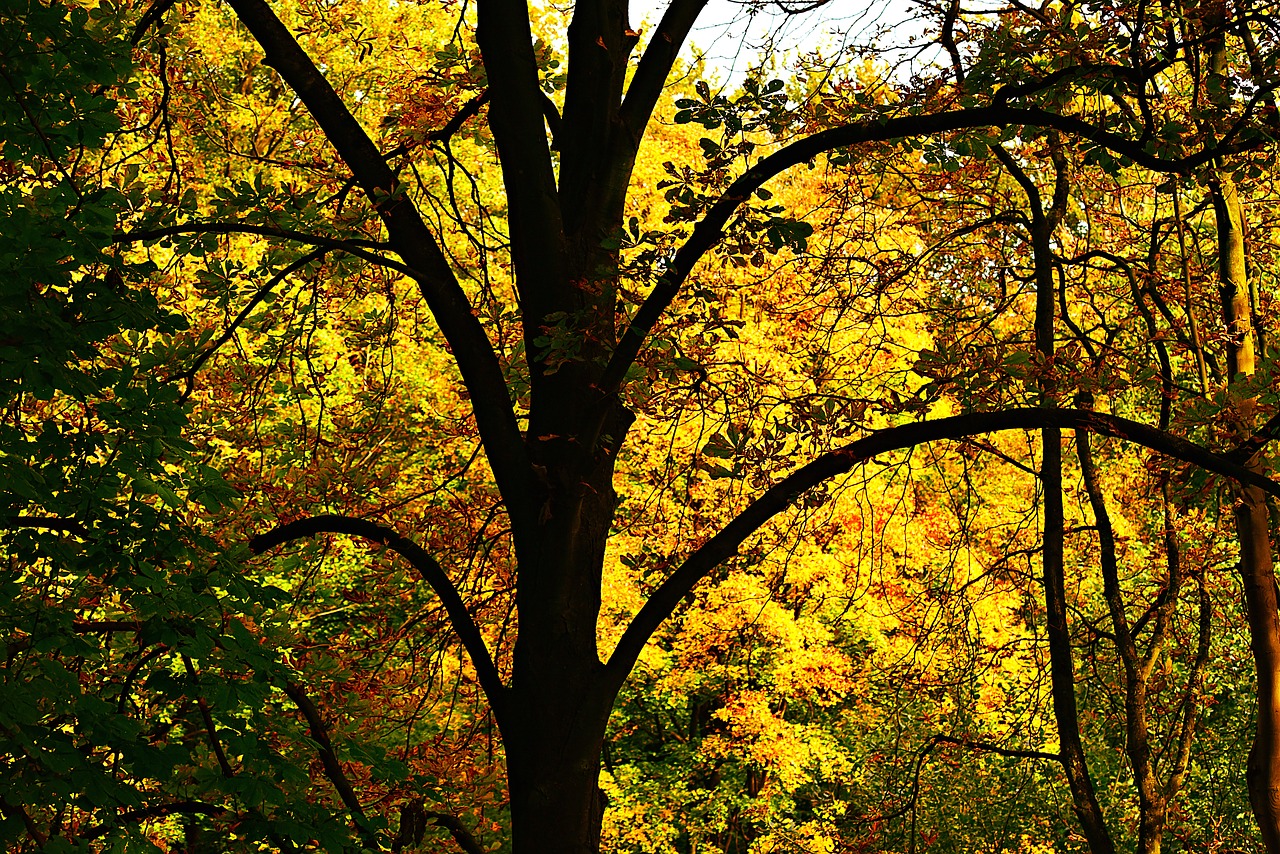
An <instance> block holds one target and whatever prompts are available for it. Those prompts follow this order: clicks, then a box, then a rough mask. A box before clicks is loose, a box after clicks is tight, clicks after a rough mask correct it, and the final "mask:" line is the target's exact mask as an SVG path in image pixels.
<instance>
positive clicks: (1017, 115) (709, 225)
mask: <svg viewBox="0 0 1280 854" xmlns="http://www.w3.org/2000/svg"><path fill="white" fill-rule="evenodd" d="M1018 126H1022V127H1037V128H1043V129H1052V130H1058V131H1061V132H1063V133H1066V134H1070V135H1072V136H1075V137H1079V138H1081V139H1087V140H1089V141H1091V142H1095V143H1097V144H1099V145H1101V146H1103V147H1105V148H1107V149H1109V150H1110V151H1113V152H1115V153H1116V154H1119V155H1121V156H1123V157H1127V158H1129V159H1130V160H1132V161H1133V162H1134V163H1137V164H1139V165H1141V166H1144V167H1146V168H1148V169H1151V170H1152V171H1155V172H1173V173H1178V174H1185V173H1187V172H1189V171H1190V170H1192V169H1194V168H1195V167H1196V166H1200V165H1202V164H1205V163H1208V162H1210V161H1212V160H1213V159H1214V158H1216V157H1221V156H1222V155H1223V154H1226V153H1230V152H1234V151H1237V150H1242V145H1232V144H1222V143H1219V144H1218V145H1216V146H1214V147H1213V148H1208V149H1205V150H1203V151H1199V152H1197V153H1195V154H1191V155H1187V156H1186V157H1180V158H1176V159H1171V160H1166V159H1164V158H1161V157H1157V156H1156V155H1154V154H1152V153H1150V152H1149V151H1147V150H1146V148H1145V147H1143V146H1141V145H1138V144H1137V143H1135V142H1133V141H1132V140H1129V139H1125V138H1124V137H1122V136H1120V135H1119V134H1116V133H1112V132H1111V131H1107V130H1103V129H1101V128H1099V127H1097V126H1096V125H1094V124H1091V123H1089V122H1087V121H1085V120H1084V119H1082V118H1080V117H1078V116H1064V115H1059V114H1058V113H1053V112H1050V111H1048V110H1041V109H1037V108H1025V107H1006V106H990V107H974V108H971V109H962V110H950V111H947V112H943V113H934V114H932V115H922V116H898V117H895V118H890V119H876V120H871V121H865V122H858V123H856V124H848V125H842V126H840V127H835V128H831V129H829V130H824V131H819V132H818V133H815V134H813V135H811V136H807V137H805V138H804V139H801V140H798V141H796V142H793V143H791V144H789V145H786V146H784V147H783V148H781V149H779V150H778V151H775V152H774V153H773V154H770V155H769V156H768V157H765V158H764V159H762V160H761V161H760V162H758V163H756V165H755V166H752V167H751V168H750V169H748V170H747V171H746V172H744V173H743V174H742V176H741V177H739V178H738V179H737V180H736V181H734V182H733V183H732V184H731V185H730V186H729V189H728V190H726V191H725V192H724V195H722V196H721V197H720V198H719V200H718V201H716V203H715V204H714V205H712V206H711V208H710V210H708V211H707V213H706V215H705V216H704V217H703V218H702V219H701V220H700V221H699V222H698V224H697V225H696V226H694V229H693V233H692V234H691V235H689V239H688V240H686V241H685V243H684V245H683V246H681V247H680V249H679V250H678V251H677V252H676V254H675V256H674V257H673V258H672V259H671V263H670V265H669V266H668V267H667V269H666V271H665V272H664V273H663V274H662V276H661V278H659V279H658V282H657V284H655V285H654V288H653V291H652V292H650V294H649V296H648V297H647V298H646V299H645V301H644V302H643V303H642V304H641V305H640V308H639V309H637V310H636V313H635V316H634V317H633V318H632V320H631V324H630V325H629V326H628V327H627V330H626V332H624V333H623V334H622V337H621V340H620V341H619V342H618V347H617V349H616V350H615V351H614V354H613V356H612V358H610V359H609V363H608V364H607V365H606V366H605V369H604V372H603V373H602V374H601V377H600V381H599V383H598V384H597V385H598V387H599V388H600V390H601V392H603V393H604V394H605V395H606V396H607V395H611V394H613V393H615V392H616V391H617V390H618V387H619V386H620V385H621V383H622V381H623V379H624V378H625V377H626V374H627V369H628V368H629V367H630V366H631V364H632V363H633V362H634V361H635V359H636V356H638V355H639V353H640V349H641V347H642V346H643V344H644V341H645V339H646V338H647V337H648V336H649V332H650V331H651V330H652V329H653V327H654V325H655V324H656V323H657V322H658V319H659V318H660V317H661V316H662V313H663V312H664V311H666V309H667V307H668V306H669V305H670V304H671V302H672V300H674V299H675V297H676V295H677V294H678V293H679V290H680V287H681V286H682V285H683V284H684V281H685V279H687V278H688V277H689V274H690V273H691V272H692V271H693V268H694V265H696V264H697V263H698V261H699V260H701V258H702V256H703V255H705V254H706V253H707V252H708V251H709V250H710V249H711V247H712V246H714V245H715V244H716V243H718V242H719V241H720V239H721V238H722V237H723V236H724V233H723V232H722V231H721V229H722V228H723V227H724V225H725V223H727V222H728V221H729V218H730V217H731V216H732V215H733V213H734V212H735V211H736V210H737V209H738V207H739V206H741V205H742V203H743V202H745V201H747V200H748V199H749V198H751V195H752V194H753V193H754V192H755V191H756V190H758V189H760V187H762V186H763V185H764V183H765V182H766V181H768V180H769V179H771V178H773V177H775V176H777V175H779V174H781V173H782V172H784V171H786V170H787V169H790V168H792V167H793V166H798V165H800V164H801V163H806V162H808V161H809V160H812V159H813V158H814V157H817V156H818V155H819V154H823V153H825V152H828V151H834V150H836V149H840V148H848V147H850V146H854V145H862V144H865V143H869V142H889V141H892V140H896V139H905V138H908V137H918V136H931V135H933V134H939V133H950V132H954V131H960V130H974V129H977V128H984V127H1018Z"/></svg>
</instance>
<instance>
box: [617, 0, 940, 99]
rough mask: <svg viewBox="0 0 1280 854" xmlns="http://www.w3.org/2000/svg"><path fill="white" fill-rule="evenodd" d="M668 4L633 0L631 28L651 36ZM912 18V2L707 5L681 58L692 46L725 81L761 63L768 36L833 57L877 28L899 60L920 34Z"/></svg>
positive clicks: (723, 0)
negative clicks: (788, 9) (807, 8)
mask: <svg viewBox="0 0 1280 854" xmlns="http://www.w3.org/2000/svg"><path fill="white" fill-rule="evenodd" d="M802 1H803V0H799V2H802ZM792 2H797V0H792ZM666 5H667V4H666V0H631V4H630V6H631V26H632V27H635V28H637V29H640V30H641V31H642V32H651V31H652V28H653V27H654V26H656V25H657V22H658V21H659V20H661V18H662V11H663V9H665V8H666ZM916 14H918V12H917V10H916V8H915V6H914V4H913V3H912V2H911V0H831V2H829V3H827V4H826V5H825V6H822V7H821V8H819V9H817V10H815V11H813V12H808V13H805V14H802V15H794V16H790V15H784V14H781V13H780V12H778V11H777V10H776V7H772V6H771V7H770V8H766V9H765V10H762V11H760V12H757V13H756V14H755V15H752V14H751V13H750V8H749V7H748V6H747V4H746V2H743V0H710V2H709V3H708V4H707V8H706V10H705V11H704V12H703V13H702V16H701V18H700V19H699V21H698V24H697V25H695V27H694V29H693V33H692V34H691V36H690V38H689V44H686V47H685V51H684V55H685V57H686V58H691V56H692V54H691V51H690V48H689V46H690V45H693V46H696V47H697V48H699V49H701V50H702V51H704V52H705V56H706V61H707V68H708V71H709V72H711V73H712V74H713V75H715V76H717V77H721V78H722V80H725V81H728V80H732V79H733V78H735V77H737V76H738V75H740V74H741V73H742V72H744V71H745V70H746V68H747V67H749V66H750V65H752V64H753V63H754V62H755V61H756V60H757V59H758V58H759V55H760V50H761V48H762V47H763V46H764V45H765V44H766V43H767V41H768V40H769V38H770V37H771V36H772V37H773V38H774V40H775V43H776V46H777V47H781V48H784V49H788V50H789V52H791V53H792V54H794V53H795V52H803V51H809V50H813V49H815V48H819V49H823V50H824V52H834V50H836V49H839V48H840V47H841V46H843V45H845V44H864V45H865V44H867V43H868V42H870V41H871V40H872V38H873V37H874V36H875V34H876V32H877V30H878V29H889V28H894V29H895V31H894V32H893V33H892V35H890V36H886V37H882V38H881V39H880V40H879V46H880V47H881V48H883V49H885V50H886V51H887V52H888V53H892V54H898V57H897V58H903V57H902V54H903V50H904V49H909V44H908V40H909V38H910V37H911V36H912V35H913V34H918V33H919V32H920V26H919V24H912V23H909V21H910V19H911V18H913V17H914V16H915V15H916ZM904 22H908V23H905V24H904ZM908 52H909V50H908ZM886 58H888V57H886Z"/></svg>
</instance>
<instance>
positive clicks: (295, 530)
mask: <svg viewBox="0 0 1280 854" xmlns="http://www.w3.org/2000/svg"><path fill="white" fill-rule="evenodd" d="M1268 482H1269V481H1268ZM317 534H348V535H350V536H353V537H362V538H364V539H366V540H371V541H373V542H375V543H381V544H383V545H385V546H386V547H387V548H389V549H391V550H392V551H394V552H395V553H396V554H398V555H400V556H401V557H403V558H404V559H405V560H407V561H408V562H409V565H410V566H412V567H413V568H414V569H415V570H417V572H418V574H419V575H420V576H422V580H423V581H425V582H426V583H427V585H428V586H429V587H430V588H431V589H432V590H433V591H435V594H436V595H437V596H438V597H440V604H441V605H443V606H444V610H445V613H446V614H448V616H449V623H450V624H451V625H452V627H453V630H454V632H456V633H457V635H458V640H460V641H461V642H462V646H463V648H464V649H466V651H467V654H468V655H469V656H470V657H471V663H472V665H473V666H474V667H475V669H476V678H477V679H478V680H479V681H480V687H481V688H483V689H484V693H485V695H486V696H487V697H488V699H489V706H490V708H492V709H493V716H494V718H495V719H496V720H497V721H498V727H499V729H505V726H504V725H505V723H506V711H505V709H506V703H505V699H506V693H507V688H506V686H505V685H503V684H502V678H501V677H500V676H499V675H498V669H497V668H496V667H495V666H494V664H493V658H492V657H490V655H489V648H488V647H487V646H486V645H485V642H484V638H483V637H482V636H481V634H480V630H479V629H478V628H477V627H476V624H475V621H474V620H472V619H471V614H470V613H468V611H467V606H466V605H465V604H463V602H462V597H461V596H459V595H458V590H457V588H455V587H454V586H453V582H451V581H450V580H449V576H448V575H446V574H445V571H444V569H443V567H441V566H440V564H439V562H438V561H437V560H436V559H435V558H433V557H432V556H431V555H429V554H427V552H426V551H425V550H423V548H422V547H421V546H419V545H418V544H417V543H414V542H413V541H412V540H409V539H407V538H405V537H402V536H400V535H399V534H397V533H396V532H395V531H393V530H391V529H390V528H387V527H384V526H383V525H379V524H378V523H377V522H372V521H370V520H368V519H356V518H354V517H351V516H338V515H323V516H313V517H311V518H309V519H299V520H298V521H296V522H290V523H288V524H287V525H281V526H280V527H278V528H275V529H273V530H271V531H268V532H267V533H265V534H259V535H258V536H256V537H254V538H253V539H252V540H250V542H249V548H250V549H252V550H253V552H254V554H262V553H263V552H265V551H267V550H269V549H273V548H275V547H276V546H280V545H283V544H285V543H289V542H293V541H294V540H300V539H304V538H306V537H314V536H316V535H317Z"/></svg>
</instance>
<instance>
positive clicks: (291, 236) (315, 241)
mask: <svg viewBox="0 0 1280 854" xmlns="http://www.w3.org/2000/svg"><path fill="white" fill-rule="evenodd" d="M178 234H254V235H257V236H259V237H276V238H279V239H281V240H292V241H295V242H297V243H308V244H310V245H312V246H327V247H329V248H330V249H350V248H355V249H389V248H391V244H390V243H383V242H381V241H377V240H362V239H355V240H345V239H342V238H338V237H326V236H325V235H323V234H308V233H307V232H305V231H294V230H293V229H289V228H275V227H273V226H269V225H253V224H252V223H245V222H186V223H182V224H180V225H167V226H163V227H161V228H145V229H139V230H137V231H124V232H116V233H115V234H114V235H112V237H111V241H112V242H113V243H137V242H139V241H143V240H159V239H160V238H162V237H173V236H174V235H178Z"/></svg>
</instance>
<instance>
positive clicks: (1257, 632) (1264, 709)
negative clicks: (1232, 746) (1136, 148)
mask: <svg viewBox="0 0 1280 854" xmlns="http://www.w3.org/2000/svg"><path fill="white" fill-rule="evenodd" d="M1210 191H1211V193H1212V194H1213V211H1214V217H1215V220H1216V224H1217V232H1218V278H1219V289H1220V293H1221V297H1222V315H1223V322H1224V323H1225V325H1226V327H1227V332H1228V333H1229V338H1228V343H1227V368H1228V373H1229V375H1230V378H1231V380H1235V379H1236V378H1237V377H1241V376H1252V375H1253V373H1254V371H1255V370H1256V369H1257V365H1256V357H1255V353H1254V341H1253V323H1252V318H1253V306H1252V304H1251V301H1250V299H1249V286H1248V273H1247V269H1246V266H1245V242H1244V227H1245V221H1244V207H1243V205H1241V203H1240V196H1239V194H1238V193H1237V191H1236V187H1235V183H1234V182H1233V181H1232V180H1231V178H1230V177H1227V176H1223V175H1219V176H1217V177H1216V178H1215V179H1214V181H1213V183H1212V184H1211V185H1210ZM1253 420H1254V419H1253V401H1252V400H1244V401H1241V402H1240V405H1239V423H1238V424H1237V430H1238V432H1239V434H1240V436H1241V438H1242V439H1243V438H1247V437H1248V436H1249V435H1251V434H1252V432H1253V428H1254V424H1253ZM1251 465H1253V466H1257V465H1259V464H1258V463H1257V462H1254V463H1251ZM1236 501H1237V503H1236V508H1235V522H1236V534H1237V537H1238V538H1239V541H1240V577H1241V583H1242V586H1243V592H1244V605H1245V614H1246V617H1247V619H1248V622H1249V647H1250V649H1251V650H1252V652H1253V663H1254V668H1255V670H1256V673H1257V679H1258V690H1257V708H1256V713H1257V722H1256V726H1255V729H1254V735H1253V745H1252V747H1251V748H1250V750H1249V763H1248V768H1247V771H1246V775H1245V778H1246V780H1247V782H1248V786H1249V802H1250V804H1251V806H1252V807H1253V814H1254V817H1255V818H1256V819H1257V822H1258V830H1259V832H1260V833H1261V835H1262V840H1263V843H1264V844H1265V845H1266V849H1267V851H1268V852H1271V854H1277V852H1280V619H1278V618H1277V603H1276V576H1275V566H1274V564H1273V561H1272V554H1271V533H1270V529H1269V524H1270V514H1269V512H1268V508H1267V501H1266V497H1265V495H1263V493H1262V490H1260V489H1258V488H1257V487H1244V488H1240V489H1237V493H1236Z"/></svg>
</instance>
